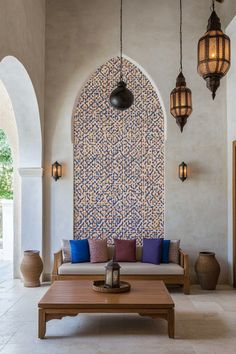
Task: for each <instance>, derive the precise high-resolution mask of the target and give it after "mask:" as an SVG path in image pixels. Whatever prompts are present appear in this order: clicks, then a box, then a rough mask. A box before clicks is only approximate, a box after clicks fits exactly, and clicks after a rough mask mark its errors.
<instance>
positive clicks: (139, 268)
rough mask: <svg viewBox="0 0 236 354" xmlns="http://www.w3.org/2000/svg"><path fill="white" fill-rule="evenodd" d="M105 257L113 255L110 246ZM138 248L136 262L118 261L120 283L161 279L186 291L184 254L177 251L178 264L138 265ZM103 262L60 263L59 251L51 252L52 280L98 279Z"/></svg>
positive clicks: (102, 270)
mask: <svg viewBox="0 0 236 354" xmlns="http://www.w3.org/2000/svg"><path fill="white" fill-rule="evenodd" d="M108 250H109V258H110V259H111V258H112V256H113V253H114V248H113V246H109V247H108ZM141 254H142V247H137V255H136V256H137V262H119V264H120V266H121V269H120V274H121V278H122V280H132V279H133V280H134V279H136V280H143V279H148V280H163V281H164V282H165V284H166V285H170V284H177V285H182V286H183V291H184V294H189V292H190V280H189V261H188V255H187V254H186V253H184V252H183V251H182V250H181V249H180V250H179V264H176V263H167V264H165V263H161V264H157V265H156V264H151V263H143V262H141ZM105 265H106V263H90V262H85V263H63V257H62V250H59V251H58V252H56V253H54V264H53V271H52V281H55V280H71V279H87V280H96V279H101V277H102V276H104V274H105Z"/></svg>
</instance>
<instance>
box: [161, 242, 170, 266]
mask: <svg viewBox="0 0 236 354" xmlns="http://www.w3.org/2000/svg"><path fill="white" fill-rule="evenodd" d="M169 249H170V240H163V241H162V257H161V262H162V263H169Z"/></svg>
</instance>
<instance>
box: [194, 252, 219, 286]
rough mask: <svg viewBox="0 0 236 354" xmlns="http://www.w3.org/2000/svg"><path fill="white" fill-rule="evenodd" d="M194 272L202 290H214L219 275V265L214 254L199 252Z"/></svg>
mask: <svg viewBox="0 0 236 354" xmlns="http://www.w3.org/2000/svg"><path fill="white" fill-rule="evenodd" d="M195 271H196V273H197V277H198V280H199V283H200V285H201V288H202V289H204V290H215V288H216V284H217V281H218V278H219V275H220V265H219V263H218V261H217V259H216V257H215V253H214V252H199V256H198V259H197V261H196V263H195Z"/></svg>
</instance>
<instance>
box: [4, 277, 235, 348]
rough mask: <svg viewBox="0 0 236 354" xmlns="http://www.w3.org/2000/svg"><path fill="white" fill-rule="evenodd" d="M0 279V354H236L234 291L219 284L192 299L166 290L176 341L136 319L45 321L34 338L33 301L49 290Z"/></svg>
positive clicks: (157, 324) (157, 323)
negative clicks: (43, 336)
mask: <svg viewBox="0 0 236 354" xmlns="http://www.w3.org/2000/svg"><path fill="white" fill-rule="evenodd" d="M47 288H48V285H47V284H44V285H43V286H41V287H40V288H32V289H29V288H24V287H23V285H22V283H21V281H20V280H0V354H32V353H33V354H41V353H42V354H73V353H74V354H95V353H96V354H118V353H119V354H121V353H122V354H139V353H142V354H154V353H155V354H156V353H158V354H162V353H165V354H174V353H176V354H177V353H179V354H180V353H181V354H185V353H186V354H191V353H197V354H203V353H204V354H208V353H209V354H210V353H214V354H222V353H223V354H231V353H234V354H235V353H236V290H233V289H232V288H230V287H229V286H219V287H218V289H217V290H216V291H203V290H200V289H199V287H198V286H193V287H192V289H191V295H189V296H186V295H183V294H182V292H181V291H180V290H179V289H172V290H170V292H171V295H172V297H173V299H174V302H175V304H176V338H175V339H174V340H173V339H169V338H168V336H167V325H166V322H165V321H164V320H161V319H160V320H152V319H149V318H145V317H140V316H138V315H105V314H104V315H103V314H101V315H100V314H98V315H94V314H93V315H92V314H91V315H81V316H77V317H66V318H63V319H62V320H53V321H50V322H48V323H47V333H46V335H47V336H48V338H47V339H44V340H39V339H38V338H37V303H38V301H39V299H40V298H41V297H42V295H43V294H44V292H45V291H46V290H47Z"/></svg>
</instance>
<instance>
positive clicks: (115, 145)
mask: <svg viewBox="0 0 236 354" xmlns="http://www.w3.org/2000/svg"><path fill="white" fill-rule="evenodd" d="M123 71H124V78H125V80H126V81H127V84H128V88H130V89H131V90H132V91H133V93H134V99H135V101H134V104H133V105H132V107H131V108H130V109H128V110H126V111H117V110H115V109H114V108H112V107H111V106H110V103H109V95H110V93H111V91H112V89H114V87H115V86H116V82H117V81H118V79H119V58H113V59H111V60H109V61H108V62H106V63H105V64H104V65H102V66H101V67H99V68H98V69H97V70H96V72H95V73H94V74H93V75H92V76H91V77H90V79H89V80H88V81H87V83H86V84H85V86H84V88H83V90H82V92H81V95H80V97H79V99H78V103H77V108H76V112H75V115H74V238H75V239H80V238H88V237H93V238H98V239H102V238H105V237H106V238H108V242H109V243H110V244H112V243H113V239H114V238H122V239H132V238H136V239H137V243H138V244H139V245H141V244H142V238H143V237H150V238H153V237H160V236H162V237H164V116H163V111H162V108H161V105H160V101H159V99H158V96H157V93H156V91H155V89H154V87H153V86H152V84H151V82H150V81H149V80H148V78H147V77H146V76H145V75H144V74H143V73H142V71H141V70H140V69H139V68H137V67H136V66H135V65H134V64H133V63H131V62H130V61H128V60H126V59H124V63H123Z"/></svg>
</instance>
